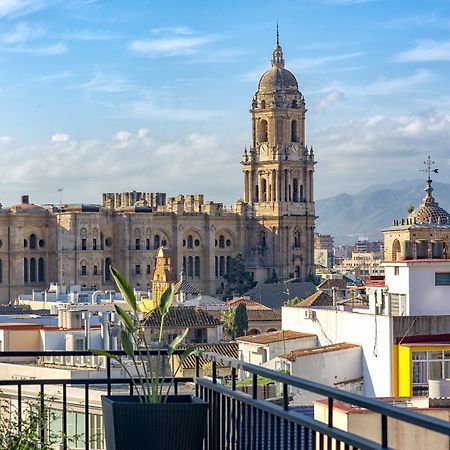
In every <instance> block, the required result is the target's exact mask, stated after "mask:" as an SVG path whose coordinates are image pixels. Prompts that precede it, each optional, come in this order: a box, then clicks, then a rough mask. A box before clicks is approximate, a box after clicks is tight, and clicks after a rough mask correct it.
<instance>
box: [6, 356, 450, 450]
mask: <svg viewBox="0 0 450 450" xmlns="http://www.w3.org/2000/svg"><path fill="white" fill-rule="evenodd" d="M114 353H116V354H122V355H123V354H124V353H123V352H114ZM152 353H156V351H152ZM178 353H179V352H178ZM57 356H58V357H61V356H65V357H91V356H92V354H91V353H90V352H81V351H72V352H66V351H49V352H0V362H5V361H8V360H11V359H17V358H19V357H20V358H28V359H29V358H39V357H45V358H51V357H57ZM204 358H206V359H207V360H209V361H210V363H211V364H210V365H209V366H210V367H209V370H210V372H211V373H210V375H211V376H200V373H201V368H200V364H199V361H200V359H199V358H198V357H197V364H196V369H195V371H196V376H195V377H177V378H176V379H175V388H174V392H175V393H177V392H178V389H179V386H180V385H182V384H183V385H184V384H186V383H194V384H191V386H192V389H193V390H194V389H195V393H196V395H197V396H199V397H201V398H203V399H204V400H206V401H207V402H208V403H209V414H208V423H207V433H206V438H205V444H204V450H215V449H233V450H241V449H246V450H247V449H264V450H281V449H290V450H293V449H302V450H316V449H331V448H335V449H373V450H375V449H386V448H389V447H388V442H389V425H390V423H392V422H391V421H388V418H390V419H396V421H400V422H404V423H407V424H411V425H414V426H416V427H418V428H421V429H423V430H431V431H434V432H436V433H439V434H442V435H444V436H447V437H448V439H449V440H448V441H447V442H450V423H449V422H446V421H444V420H440V419H437V418H433V417H430V416H426V415H422V414H418V413H416V412H413V411H409V410H406V409H405V408H399V407H396V406H392V405H390V404H387V403H384V402H381V401H377V400H373V399H370V398H366V397H363V396H360V395H356V394H352V393H349V392H345V391H342V390H338V389H335V388H331V387H328V386H325V385H322V384H319V383H316V382H314V381H309V380H305V379H301V378H298V377H294V376H291V375H288V374H285V373H281V372H276V371H273V370H270V369H267V368H264V367H260V366H255V365H253V364H248V363H245V362H243V361H240V360H236V359H231V358H227V357H225V356H222V355H218V354H215V353H204V354H203V355H202V359H203V360H204ZM226 367H228V368H229V372H228V373H227V376H225V377H223V378H220V377H219V376H218V374H219V373H221V374H222V375H223V373H224V368H226ZM203 370H204V369H203ZM30 373H31V372H30ZM111 375H112V364H111V360H110V359H109V358H106V361H105V377H102V378H95V379H92V378H79V379H77V378H71V379H67V378H66V379H61V378H58V379H51V378H47V379H0V396H1V397H2V398H3V399H4V398H5V397H7V396H9V398H12V399H13V400H14V402H15V404H16V405H17V427H18V429H19V430H20V429H21V427H23V426H24V408H25V405H26V404H27V402H29V401H30V398H31V397H30V395H31V394H30V391H29V389H31V388H33V389H34V390H35V392H37V394H38V396H37V397H35V398H34V401H35V400H36V398H37V399H38V400H37V409H38V412H39V413H40V414H41V415H42V416H43V415H45V414H46V409H47V408H56V410H57V411H58V414H59V416H60V421H59V422H58V423H57V424H56V425H55V424H53V428H55V427H56V428H58V429H59V431H60V433H59V435H60V442H59V444H60V446H61V448H63V449H67V448H84V449H87V450H88V449H91V450H92V449H101V448H104V447H103V446H104V441H103V436H102V431H101V425H99V423H100V424H101V420H100V419H99V418H101V406H100V403H99V401H98V400H99V398H100V394H102V393H104V394H111V393H112V394H114V393H115V392H117V389H120V390H121V391H122V392H121V393H122V394H123V390H124V389H126V391H127V392H129V393H130V395H132V394H133V393H134V388H133V382H132V380H130V379H129V378H113V377H112V376H111ZM243 375H245V376H246V377H247V378H246V379H247V380H250V392H251V394H250V395H249V394H248V393H244V392H243V391H242V389H241V388H240V383H239V379H240V378H242V376H243ZM0 377H1V372H0ZM261 377H263V379H265V380H271V381H272V382H273V383H275V384H276V385H277V386H278V387H279V391H280V394H281V395H280V398H279V401H278V402H274V401H273V399H264V398H258V392H259V393H261V392H262V391H261V390H259V389H258V383H260V382H261V381H260V380H261ZM169 380H170V378H167V381H169ZM194 386H195V387H194ZM55 387H58V389H59V390H58V395H57V397H55V395H56V394H55V392H56V391H55ZM76 387H78V390H77V392H78V397H77V399H75V400H74V398H73V395H74V394H73V392H72V391H71V390H72V389H74V388H76ZM94 387H95V388H96V389H93V388H94ZM247 387H248V386H247ZM80 388H81V390H80ZM292 389H297V390H302V391H308V392H312V393H315V394H317V395H318V396H321V397H324V398H326V399H327V406H328V412H327V415H328V417H327V422H326V423H324V422H320V421H318V420H315V419H313V418H312V417H310V416H307V415H305V414H302V413H299V412H296V411H294V410H293V409H292V408H290V406H289V398H290V393H291V390H292ZM247 391H248V390H247ZM94 397H95V401H94ZM335 401H340V402H344V403H346V404H348V405H354V406H357V407H360V408H365V409H367V410H368V411H370V412H374V413H378V414H379V416H380V421H379V424H378V426H379V431H380V433H379V434H380V436H381V440H380V442H375V441H371V440H368V439H366V438H364V437H361V436H358V435H356V434H353V433H350V432H347V431H343V430H341V429H339V428H337V427H336V426H335V420H334V410H333V405H334V402H335ZM94 403H95V404H94ZM74 411H75V412H76V413H77V414H79V416H80V417H78V419H77V420H78V422H80V427H79V428H80V429H81V430H82V433H81V436H80V435H77V434H76V433H73V427H74V424H73V423H72V422H73V420H74V419H73V418H74V416H73V414H74ZM94 419H95V420H94ZM97 419H99V420H97ZM78 422H77V426H78ZM77 430H78V428H77ZM77 430H75V431H77ZM73 436H75V441H76V442H75V443H74V442H73V439H74V438H73ZM47 438H48V430H47V429H46V428H45V427H44V426H42V429H41V434H40V439H41V441H42V443H44V442H45V440H46V439H47ZM430 448H435V447H432V446H430Z"/></svg>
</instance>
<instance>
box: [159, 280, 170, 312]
mask: <svg viewBox="0 0 450 450" xmlns="http://www.w3.org/2000/svg"><path fill="white" fill-rule="evenodd" d="M172 302H173V288H172V286H170V287H169V288H167V289H166V291H165V292H164V294H163V295H162V296H161V300H160V301H159V312H160V313H161V316H165V315H166V314H167V312H168V311H169V308H170V307H171V306H172Z"/></svg>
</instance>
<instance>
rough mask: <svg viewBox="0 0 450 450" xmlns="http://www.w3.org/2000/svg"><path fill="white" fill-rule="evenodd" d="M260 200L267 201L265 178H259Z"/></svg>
mask: <svg viewBox="0 0 450 450" xmlns="http://www.w3.org/2000/svg"><path fill="white" fill-rule="evenodd" d="M261 201H262V202H266V201H267V181H266V179H265V178H262V179H261Z"/></svg>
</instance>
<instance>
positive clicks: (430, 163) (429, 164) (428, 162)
mask: <svg viewBox="0 0 450 450" xmlns="http://www.w3.org/2000/svg"><path fill="white" fill-rule="evenodd" d="M423 163H424V164H425V165H426V166H427V167H426V168H425V169H420V170H419V172H425V173H428V180H431V172H433V173H438V169H433V166H434V161H432V160H431V156H430V155H428V158H427V160H426V161H424V162H423Z"/></svg>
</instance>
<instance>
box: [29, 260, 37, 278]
mask: <svg viewBox="0 0 450 450" xmlns="http://www.w3.org/2000/svg"><path fill="white" fill-rule="evenodd" d="M30 282H31V283H36V260H35V259H34V258H31V259H30Z"/></svg>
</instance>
